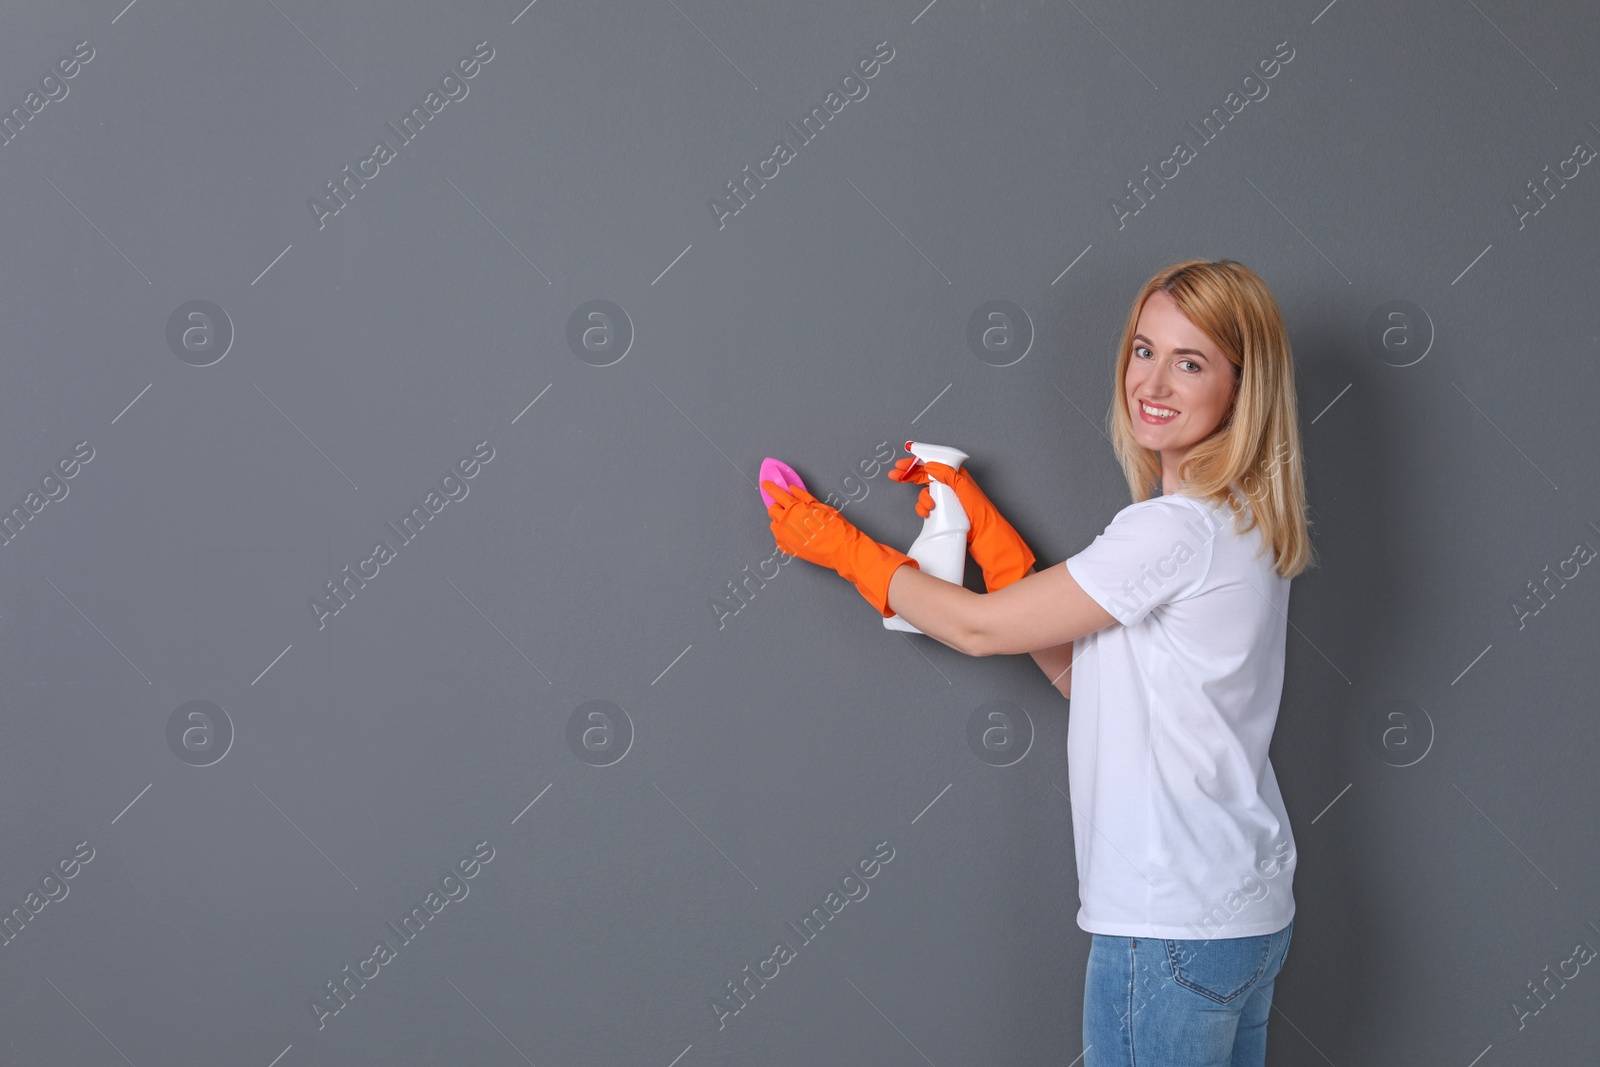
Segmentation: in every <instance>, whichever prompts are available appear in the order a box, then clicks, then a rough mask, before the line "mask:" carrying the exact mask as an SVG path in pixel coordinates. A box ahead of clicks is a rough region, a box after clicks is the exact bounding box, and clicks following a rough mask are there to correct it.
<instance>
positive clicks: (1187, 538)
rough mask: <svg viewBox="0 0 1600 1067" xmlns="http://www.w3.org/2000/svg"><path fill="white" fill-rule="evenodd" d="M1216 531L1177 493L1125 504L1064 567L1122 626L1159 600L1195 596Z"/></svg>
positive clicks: (1206, 569) (1202, 513)
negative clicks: (1179, 497) (1098, 533)
mask: <svg viewBox="0 0 1600 1067" xmlns="http://www.w3.org/2000/svg"><path fill="white" fill-rule="evenodd" d="M1216 534H1217V530H1216V527H1215V523H1214V520H1213V519H1212V518H1211V515H1210V513H1207V512H1206V511H1205V509H1204V508H1201V507H1197V506H1193V505H1191V504H1189V503H1187V502H1185V501H1183V500H1179V499H1177V498H1175V497H1153V498H1151V499H1150V500H1144V501H1140V502H1139V503H1137V504H1129V505H1128V506H1127V507H1125V508H1123V509H1122V510H1121V511H1119V512H1117V514H1116V517H1115V518H1113V519H1112V520H1111V525H1110V526H1107V527H1106V528H1105V532H1104V533H1102V534H1100V535H1099V536H1098V537H1096V538H1095V539H1094V541H1092V542H1091V543H1090V544H1089V546H1088V547H1087V548H1085V549H1084V550H1083V551H1082V552H1079V553H1078V554H1077V555H1075V556H1071V557H1069V558H1068V559H1067V562H1066V567H1067V571H1068V572H1069V573H1070V574H1071V575H1072V577H1073V579H1074V580H1075V581H1076V582H1077V583H1078V585H1079V586H1081V587H1082V588H1083V591H1084V592H1086V593H1088V594H1089V596H1090V597H1091V598H1092V599H1093V600H1094V602H1095V603H1097V604H1099V605H1100V606H1101V607H1103V608H1105V609H1106V610H1107V611H1108V612H1110V613H1111V614H1112V615H1113V616H1114V617H1115V618H1116V620H1117V621H1118V622H1120V623H1122V625H1124V626H1134V625H1137V624H1138V623H1140V622H1142V621H1143V620H1144V618H1145V617H1146V616H1147V615H1149V614H1150V613H1151V612H1152V611H1154V610H1155V609H1156V608H1158V607H1160V606H1161V605H1162V604H1170V603H1172V602H1173V601H1176V600H1183V599H1184V598H1186V597H1191V596H1194V595H1195V594H1196V593H1198V592H1199V591H1200V588H1201V586H1202V585H1203V584H1204V583H1205V579H1206V575H1207V574H1208V573H1209V572H1210V570H1211V556H1212V544H1213V541H1214V539H1215V537H1216Z"/></svg>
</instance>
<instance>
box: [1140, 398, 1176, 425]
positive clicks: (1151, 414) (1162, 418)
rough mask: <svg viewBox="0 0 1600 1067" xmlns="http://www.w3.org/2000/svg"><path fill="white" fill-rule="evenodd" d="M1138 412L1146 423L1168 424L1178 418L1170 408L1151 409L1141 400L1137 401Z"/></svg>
mask: <svg viewBox="0 0 1600 1067" xmlns="http://www.w3.org/2000/svg"><path fill="white" fill-rule="evenodd" d="M1139 412H1140V414H1142V415H1143V416H1144V420H1145V421H1146V422H1170V421H1171V420H1173V419H1175V418H1177V417H1178V413H1177V412H1176V411H1173V410H1172V409H1171V408H1158V407H1152V406H1151V405H1149V404H1147V403H1145V402H1144V401H1143V400H1141V401H1139Z"/></svg>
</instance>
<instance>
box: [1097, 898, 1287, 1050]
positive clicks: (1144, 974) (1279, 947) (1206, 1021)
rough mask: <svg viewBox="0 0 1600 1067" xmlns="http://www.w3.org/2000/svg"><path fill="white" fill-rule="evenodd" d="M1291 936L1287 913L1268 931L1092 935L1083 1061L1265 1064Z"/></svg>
mask: <svg viewBox="0 0 1600 1067" xmlns="http://www.w3.org/2000/svg"><path fill="white" fill-rule="evenodd" d="M1293 934H1294V921H1293V920H1292V919H1291V920H1290V921H1289V925H1288V926H1285V927H1284V928H1283V929H1282V930H1279V931H1278V932H1277V933H1275V934H1261V935H1258V936H1256V937H1219V938H1213V939H1212V940H1210V941H1205V940H1170V939H1165V938H1159V937H1112V936H1108V935H1106V934H1094V935H1092V936H1093V938H1094V940H1093V943H1092V944H1091V946H1090V948H1089V969H1088V974H1087V977H1086V979H1085V981H1084V987H1083V1045H1084V1056H1083V1063H1084V1067H1263V1065H1264V1064H1265V1063H1266V1059H1267V1016H1268V1015H1269V1014H1270V1013H1271V1011H1272V985H1273V982H1274V981H1275V980H1276V979H1277V977H1278V971H1279V970H1280V969H1281V968H1282V967H1283V961H1284V960H1285V959H1287V958H1288V955H1289V938H1290V937H1291V936H1293Z"/></svg>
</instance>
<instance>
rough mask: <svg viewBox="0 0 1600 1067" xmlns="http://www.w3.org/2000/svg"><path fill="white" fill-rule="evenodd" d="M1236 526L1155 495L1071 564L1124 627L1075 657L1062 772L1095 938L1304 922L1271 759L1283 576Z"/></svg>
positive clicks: (1215, 510) (1255, 532) (1254, 533)
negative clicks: (1067, 780) (1297, 914)
mask: <svg viewBox="0 0 1600 1067" xmlns="http://www.w3.org/2000/svg"><path fill="white" fill-rule="evenodd" d="M1247 516H1248V512H1247ZM1233 522H1234V520H1233V512H1232V510H1231V509H1230V508H1229V507H1228V505H1227V504H1225V503H1217V504H1215V505H1213V504H1211V503H1209V502H1205V501H1201V500H1198V499H1196V498H1194V497H1188V496H1182V495H1177V494H1173V495H1168V496H1159V497H1152V498H1151V499H1149V500H1143V501H1140V502H1139V503H1137V504H1130V505H1128V506H1127V507H1125V508H1123V509H1122V510H1121V511H1119V512H1117V514H1116V517H1115V518H1113V519H1112V520H1111V525H1110V526H1107V527H1106V530H1105V532H1104V533H1102V534H1100V535H1099V536H1098V537H1096V538H1095V539H1094V542H1093V543H1092V544H1090V545H1089V546H1088V547H1087V548H1085V549H1084V550H1083V551H1082V552H1079V553H1078V554H1077V555H1075V556H1073V557H1071V558H1070V559H1068V560H1067V561H1066V564H1065V565H1066V567H1067V569H1068V571H1070V572H1071V574H1072V577H1073V578H1074V579H1076V580H1077V582H1078V584H1079V585H1080V586H1082V587H1083V589H1084V591H1085V592H1086V593H1088V594H1089V596H1090V597H1092V598H1093V599H1094V600H1095V601H1096V602H1097V603H1098V604H1099V605H1100V606H1101V607H1103V608H1105V609H1106V610H1107V611H1109V612H1110V613H1111V614H1112V615H1114V616H1116V618H1117V620H1118V622H1119V623H1120V625H1118V624H1117V623H1113V624H1111V625H1109V626H1107V627H1105V628H1104V629H1102V630H1099V631H1097V632H1095V633H1092V634H1089V635H1088V636H1086V637H1081V638H1079V639H1078V640H1077V642H1076V647H1075V648H1074V650H1073V651H1074V653H1075V655H1076V656H1077V666H1076V667H1074V668H1073V672H1072V674H1073V678H1072V703H1071V710H1070V714H1069V720H1068V727H1067V769H1068V774H1069V775H1070V777H1071V799H1072V829H1073V837H1074V842H1075V847H1076V851H1077V860H1078V890H1079V896H1080V898H1081V905H1080V907H1079V910H1078V925H1079V926H1080V927H1082V928H1083V929H1084V930H1087V931H1090V932H1092V933H1100V934H1117V935H1120V936H1123V937H1161V938H1213V937H1249V936H1254V935H1258V934H1269V933H1273V932H1275V931H1278V930H1281V929H1283V928H1284V927H1285V926H1287V925H1288V924H1289V920H1290V919H1292V918H1294V894H1293V892H1292V890H1291V886H1292V884H1293V880H1294V867H1295V862H1296V858H1297V855H1296V851H1295V845H1294V835H1293V833H1292V832H1291V831H1290V829H1289V816H1288V813H1287V812H1286V811H1285V810H1284V806H1283V797H1282V796H1281V795H1280V794H1279V792H1278V780H1277V777H1276V776H1275V775H1274V774H1273V773H1272V764H1271V762H1270V761H1269V760H1268V758H1267V746H1268V745H1269V744H1270V743H1271V741H1272V729H1273V726H1274V725H1275V724H1276V723H1277V719H1278V700H1279V697H1280V696H1281V695H1282V692H1283V655H1284V641H1285V637H1286V634H1287V626H1288V610H1289V580H1288V579H1286V578H1283V577H1280V576H1279V575H1278V574H1277V573H1276V572H1275V571H1274V570H1273V569H1272V553H1271V549H1270V546H1266V545H1265V542H1264V540H1263V538H1262V532H1261V529H1260V528H1259V527H1257V528H1255V529H1252V530H1251V531H1250V532H1249V533H1247V534H1244V535H1242V536H1241V535H1239V534H1237V533H1235V532H1234V527H1233ZM1258 553H1259V554H1258Z"/></svg>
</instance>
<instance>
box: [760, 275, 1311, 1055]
mask: <svg viewBox="0 0 1600 1067" xmlns="http://www.w3.org/2000/svg"><path fill="white" fill-rule="evenodd" d="M1115 381H1116V389H1115V391H1114V394H1113V395H1114V400H1113V402H1112V405H1111V439H1112V447H1113V450H1114V451H1115V453H1116V456H1117V459H1118V461H1119V462H1120V463H1121V465H1122V469H1123V472H1124V474H1125V475H1126V476H1127V481H1128V489H1129V492H1130V493H1131V494H1132V496H1133V503H1132V504H1130V505H1129V506H1127V507H1125V508H1123V509H1122V510H1121V511H1119V512H1118V513H1117V514H1116V516H1115V518H1113V519H1112V521H1111V524H1110V525H1109V526H1108V527H1106V529H1105V532H1104V533H1102V534H1100V535H1099V536H1098V537H1096V538H1095V540H1094V542H1093V543H1092V544H1090V545H1089V546H1088V547H1087V548H1085V549H1084V550H1083V551H1081V552H1079V553H1078V554H1077V555H1075V556H1072V557H1071V558H1069V559H1067V560H1066V561H1065V562H1063V563H1062V564H1060V565H1059V566H1055V567H1050V568H1048V569H1046V570H1043V571H1039V572H1034V571H1033V564H1034V556H1033V553H1032V552H1031V551H1030V550H1029V549H1028V546H1027V545H1026V544H1024V543H1023V541H1022V539H1021V538H1020V537H1018V536H1017V533H1016V531H1015V530H1014V529H1012V527H1011V525H1010V524H1009V523H1008V522H1006V521H1005V519H1004V518H1002V517H1001V516H1000V514H999V512H998V511H996V510H995V508H994V505H993V504H991V503H990V502H989V501H988V499H987V498H986V497H985V496H984V495H983V493H982V492H981V491H980V490H979V489H978V487H977V485H976V483H975V482H974V481H973V480H972V476H971V475H970V474H968V473H967V471H966V470H965V469H964V468H963V469H961V470H959V471H956V470H951V469H950V468H949V467H947V466H944V465H942V464H936V463H928V464H918V463H917V461H916V460H915V459H914V458H907V459H903V460H901V461H900V462H899V464H897V465H896V468H895V470H894V471H892V472H891V473H890V477H891V478H892V479H894V480H896V481H903V482H917V483H921V484H924V485H926V483H927V481H928V475H929V473H930V471H931V472H932V473H933V474H934V475H935V476H936V477H938V478H939V480H940V481H943V482H945V483H946V484H950V485H952V487H953V488H954V489H955V491H956V494H957V497H958V499H960V501H961V503H962V506H963V508H964V509H965V510H966V512H967V514H968V516H969V517H970V518H971V520H972V528H971V531H970V532H969V535H968V543H969V548H970V550H971V552H972V556H973V558H974V559H975V560H976V561H977V562H978V564H979V566H980V567H982V569H983V574H984V582H985V588H986V589H987V590H988V591H987V593H984V594H979V593H974V592H972V591H970V590H968V589H966V588H965V587H963V586H960V585H955V584H952V583H949V582H945V581H941V580H940V579H938V578H935V577H933V576H932V575H927V574H923V573H922V572H921V570H920V569H919V567H918V566H917V563H916V561H915V560H913V559H911V558H910V557H908V556H906V555H905V554H904V553H902V552H898V551H896V550H895V549H893V548H890V547H888V546H886V545H881V544H879V543H877V542H875V541H873V540H872V539H871V538H868V537H867V536H866V535H865V534H863V533H861V531H860V530H858V529H856V528H855V527H854V526H852V525H851V524H850V523H849V522H847V521H846V520H845V519H844V518H843V517H842V516H840V515H839V513H838V512H837V511H836V510H835V509H833V508H831V507H828V506H827V505H825V504H822V503H820V502H818V501H817V500H816V498H815V497H813V496H811V494H809V493H807V492H806V491H805V490H801V489H796V490H792V491H785V490H783V489H781V488H780V487H778V486H776V485H774V484H773V483H771V482H763V483H762V485H763V487H764V488H765V489H766V490H767V492H768V493H770V494H771V495H772V496H773V498H774V500H775V503H774V504H773V505H772V507H771V508H770V509H768V514H769V515H770V516H771V518H772V531H773V535H774V537H775V539H776V541H777V545H778V547H779V548H780V549H782V550H783V551H785V552H787V553H790V554H792V555H795V556H798V557H800V558H801V559H805V560H809V561H810V562H813V563H818V564H822V565H823V566H827V567H831V568H833V569H834V570H837V571H838V572H839V573H840V574H841V575H843V576H844V577H845V578H847V579H848V580H850V581H851V582H853V583H854V584H855V585H856V587H857V588H858V589H859V590H860V591H861V593H862V595H863V596H864V597H866V599H867V600H868V602H870V603H871V604H872V606H873V607H875V608H877V609H878V611H879V612H880V613H881V614H882V615H883V616H884V617H888V616H890V615H895V614H898V615H902V616H904V617H905V619H906V620H907V621H908V622H910V623H912V624H914V625H915V626H916V627H917V628H918V629H920V630H922V632H923V633H925V634H927V635H928V636H930V637H932V638H934V639H936V640H938V641H940V642H942V643H944V644H946V645H948V646H950V647H951V648H954V649H956V650H957V651H960V652H965V653H967V654H968V655H973V656H992V655H997V654H1005V655H1009V654H1015V653H1021V652H1027V653H1029V654H1030V655H1032V656H1033V658H1034V660H1035V661H1036V662H1037V663H1038V664H1039V666H1040V667H1041V668H1042V669H1043V670H1044V672H1045V675H1046V676H1047V677H1049V678H1050V680H1051V683H1052V684H1053V685H1055V686H1056V687H1057V688H1058V689H1059V690H1060V691H1061V693H1062V695H1064V696H1069V697H1070V696H1072V695H1073V682H1072V676H1073V673H1074V667H1073V663H1074V655H1073V653H1074V649H1075V648H1076V652H1077V656H1076V663H1077V667H1076V672H1077V674H1078V682H1077V699H1076V700H1075V701H1073V705H1072V708H1071V717H1070V720H1069V724H1068V732H1067V762H1068V772H1069V776H1070V779H1071V802H1072V804H1071V806H1072V815H1073V838H1074V842H1075V848H1076V852H1077V865H1078V881H1079V896H1080V898H1081V906H1080V909H1079V911H1078V916H1077V919H1078V925H1079V926H1080V927H1082V928H1083V929H1084V930H1086V931H1088V932H1089V933H1090V934H1092V938H1091V946H1090V951H1089V964H1088V972H1087V976H1086V981H1085V985H1084V1005H1083V1038H1084V1046H1085V1048H1084V1062H1085V1065H1086V1067H1113V1065H1115V1067H1129V1065H1133V1064H1137V1065H1138V1067H1175V1065H1179V1064H1181V1065H1183V1067H1246V1065H1250V1067H1260V1065H1261V1064H1263V1063H1264V1062H1265V1059H1266V1036H1267V1035H1266V1028H1267V1016H1268V1014H1269V1013H1270V1009H1271V1002H1272V989H1273V982H1274V980H1275V978H1276V977H1277V974H1278V971H1279V969H1280V968H1281V967H1282V965H1283V962H1284V959H1285V957H1286V954H1287V952H1288V948H1289V939H1290V937H1291V936H1292V933H1293V929H1294V897H1293V895H1292V892H1291V885H1292V883H1293V877H1294V868H1295V862H1296V854H1295V847H1294V837H1293V834H1292V833H1291V831H1290V828H1289V818H1288V814H1287V812H1286V811H1285V809H1284V804H1283V798H1282V796H1281V795H1280V794H1279V792H1278V783H1277V779H1276V777H1275V776H1274V774H1273V771H1272V765H1271V763H1270V761H1269V760H1268V758H1267V748H1268V745H1269V744H1270V742H1271V740H1272V730H1273V726H1274V725H1275V724H1276V722H1277V715H1278V702H1279V698H1280V696H1281V694H1282V689H1283V658H1284V645H1285V637H1286V626H1287V623H1288V614H1287V612H1288V606H1289V582H1290V580H1291V579H1292V578H1294V577H1295V576H1296V575H1298V574H1300V573H1301V572H1302V571H1304V570H1305V569H1306V568H1307V567H1309V566H1312V565H1314V563H1315V560H1314V558H1313V551H1312V548H1311V544H1310V538H1309V536H1308V532H1307V520H1306V513H1305V487H1304V481H1303V472H1302V466H1301V460H1300V430H1299V422H1298V419H1297V416H1296V412H1295V387H1294V365H1293V356H1292V353H1291V351H1290V347H1289V339H1288V335H1287V333H1286V331H1285V329H1284V326H1283V320H1282V318H1281V316H1280V315H1279V313H1278V308H1277V304H1276V302H1275V301H1274V300H1273V298H1272V294H1271V293H1270V292H1269V291H1268V289H1267V287H1266V285H1265V284H1264V283H1263V282H1262V281H1261V279H1260V278H1259V277H1257V276H1256V275H1255V274H1254V273H1253V272H1251V271H1250V270H1249V269H1248V268H1246V267H1245V266H1243V265H1242V264H1240V263H1237V262H1234V261H1232V260H1220V261H1217V262H1206V261H1203V260H1189V261H1187V262H1183V263H1178V264H1175V265H1173V266H1170V267H1168V268H1166V269H1164V270H1162V271H1160V272H1159V273H1157V274H1156V275H1155V276H1154V277H1153V278H1151V279H1150V280H1149V281H1148V282H1147V283H1145V286H1144V288H1143V289H1142V290H1141V291H1140V293H1139V296H1138V298H1137V299H1136V300H1135V301H1134V302H1133V307H1132V309H1131V310H1130V312H1129V315H1128V320H1127V324H1126V326H1125V327H1124V331H1123V336H1122V348H1121V350H1120V352H1119V353H1118V356H1117V364H1116V375H1115ZM1158 482H1159V484H1160V490H1161V495H1160V496H1152V495H1151V494H1152V493H1153V492H1154V490H1155V489H1156V485H1157V483H1158ZM931 506H932V500H931V498H930V497H929V496H928V493H927V490H926V489H924V490H923V491H922V494H921V496H919V498H918V511H919V513H921V514H923V515H926V514H927V513H928V510H929V509H930V508H931ZM1230 518H1231V521H1229V520H1230ZM907 564H909V566H907Z"/></svg>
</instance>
